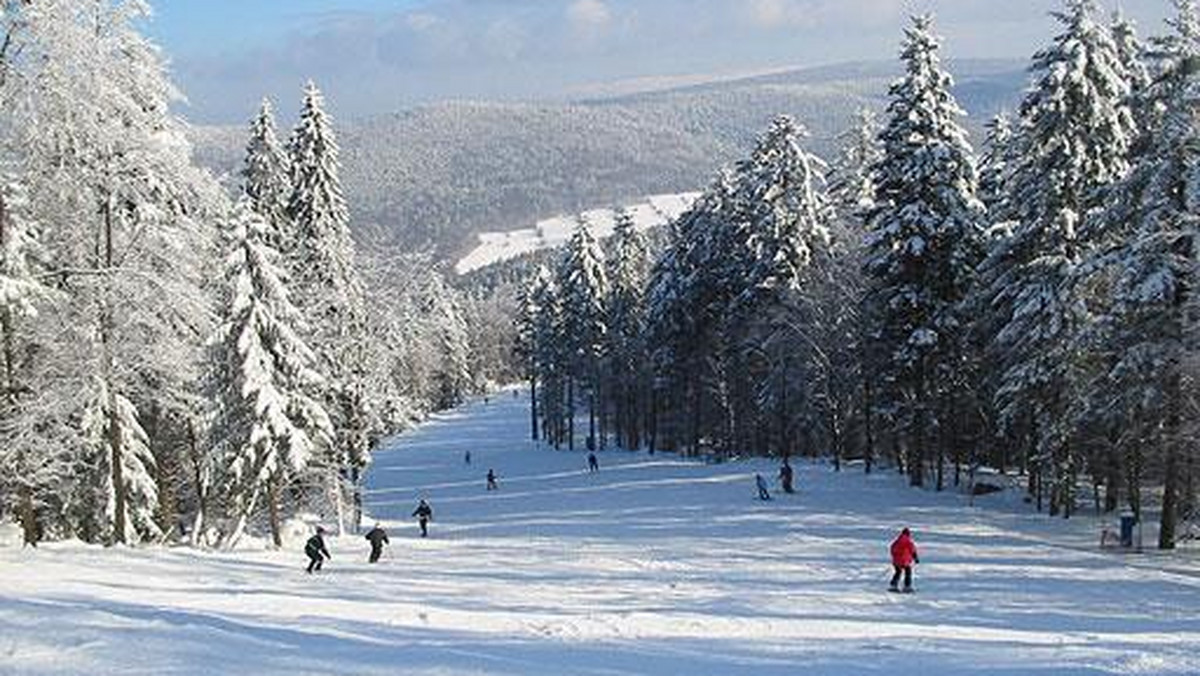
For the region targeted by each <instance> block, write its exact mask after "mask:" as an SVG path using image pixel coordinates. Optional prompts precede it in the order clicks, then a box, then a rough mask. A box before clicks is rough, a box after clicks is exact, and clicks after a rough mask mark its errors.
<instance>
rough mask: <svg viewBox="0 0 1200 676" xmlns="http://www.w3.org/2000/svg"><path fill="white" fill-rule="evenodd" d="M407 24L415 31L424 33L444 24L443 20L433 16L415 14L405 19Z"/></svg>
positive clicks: (422, 13)
mask: <svg viewBox="0 0 1200 676" xmlns="http://www.w3.org/2000/svg"><path fill="white" fill-rule="evenodd" d="M405 23H407V24H408V27H409V28H411V29H413V30H414V31H417V32H424V31H427V30H429V29H430V28H433V27H435V26H437V25H438V24H440V23H442V20H441V19H440V18H438V17H436V16H434V15H433V14H427V13H425V12H414V13H412V14H409V15H408V16H406V17H405Z"/></svg>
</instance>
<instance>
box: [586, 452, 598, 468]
mask: <svg viewBox="0 0 1200 676" xmlns="http://www.w3.org/2000/svg"><path fill="white" fill-rule="evenodd" d="M588 471H589V472H599V471H600V461H599V460H598V459H596V454H595V453H588Z"/></svg>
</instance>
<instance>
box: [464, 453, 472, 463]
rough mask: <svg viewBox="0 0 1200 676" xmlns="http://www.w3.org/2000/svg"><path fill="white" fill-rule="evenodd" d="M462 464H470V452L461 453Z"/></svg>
mask: <svg viewBox="0 0 1200 676" xmlns="http://www.w3.org/2000/svg"><path fill="white" fill-rule="evenodd" d="M463 464H464V465H469V464H471V452H470V451H467V452H466V453H463Z"/></svg>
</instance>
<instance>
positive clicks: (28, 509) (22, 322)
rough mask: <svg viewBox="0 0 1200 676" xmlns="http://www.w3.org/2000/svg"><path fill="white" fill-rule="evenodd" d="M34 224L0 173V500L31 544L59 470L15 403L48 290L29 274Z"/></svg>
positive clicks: (8, 176) (22, 196)
mask: <svg viewBox="0 0 1200 676" xmlns="http://www.w3.org/2000/svg"><path fill="white" fill-rule="evenodd" d="M36 233H37V224H36V223H34V222H33V221H32V220H31V217H30V204H29V200H28V196H27V193H26V189H25V182H24V181H23V180H22V179H21V178H20V177H19V176H18V175H16V174H14V173H10V172H4V173H0V334H2V335H0V340H2V341H3V342H2V346H3V371H2V373H0V375H2V377H3V381H0V383H2V387H3V398H2V399H0V467H3V468H5V471H4V472H0V487H3V491H4V494H5V496H6V498H5V499H4V501H3V502H0V507H3V508H4V509H6V510H7V511H9V512H10V513H14V514H16V515H17V518H18V520H19V521H20V523H21V530H22V533H23V536H24V540H25V542H26V543H27V544H36V543H37V541H38V540H39V539H40V533H41V532H42V530H43V528H44V527H43V526H42V523H41V519H40V518H39V515H38V512H39V511H40V509H41V508H43V507H44V506H45V505H46V503H47V501H46V500H44V492H46V491H49V490H51V488H52V487H53V486H54V484H55V482H56V479H61V475H60V474H59V473H60V472H61V471H62V470H63V467H62V466H61V463H60V462H59V461H60V457H61V454H58V453H54V452H52V451H51V450H50V449H48V448H46V447H45V446H44V445H42V444H39V443H37V437H36V435H35V434H33V433H32V432H33V430H29V429H26V426H25V425H22V424H21V423H22V421H24V420H27V417H26V416H22V415H21V406H22V405H23V403H25V402H28V401H29V399H30V395H31V394H32V390H31V388H30V383H29V380H30V378H31V376H32V375H33V374H32V373H31V367H30V364H29V356H28V355H29V354H30V353H31V352H32V351H33V342H32V338H33V336H32V335H31V331H30V329H29V327H28V325H27V323H28V322H30V321H33V320H35V319H36V317H37V310H36V304H37V303H38V302H39V301H44V300H46V299H47V298H49V297H51V296H52V295H53V294H52V292H51V291H50V290H49V289H48V288H46V287H45V286H44V285H43V284H42V283H41V282H40V281H39V279H38V278H37V276H35V273H34V271H35V267H34V266H35V263H36V261H35V259H36V258H37V254H38V251H39V247H38V242H37V237H36Z"/></svg>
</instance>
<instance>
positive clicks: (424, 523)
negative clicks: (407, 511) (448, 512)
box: [412, 499, 433, 537]
mask: <svg viewBox="0 0 1200 676" xmlns="http://www.w3.org/2000/svg"><path fill="white" fill-rule="evenodd" d="M412 515H413V516H415V517H417V525H418V526H420V527H421V537H427V536H428V535H429V522H430V521H431V520H433V508H432V507H430V506H429V503H428V502H425V500H424V499H422V500H421V501H420V502H419V503H417V508H416V509H415V510H413V513H412Z"/></svg>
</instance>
